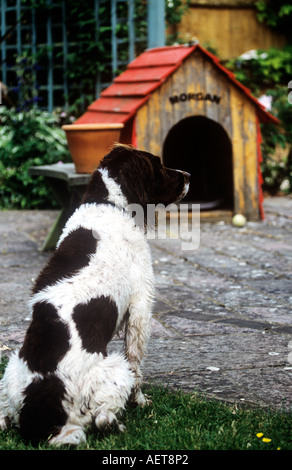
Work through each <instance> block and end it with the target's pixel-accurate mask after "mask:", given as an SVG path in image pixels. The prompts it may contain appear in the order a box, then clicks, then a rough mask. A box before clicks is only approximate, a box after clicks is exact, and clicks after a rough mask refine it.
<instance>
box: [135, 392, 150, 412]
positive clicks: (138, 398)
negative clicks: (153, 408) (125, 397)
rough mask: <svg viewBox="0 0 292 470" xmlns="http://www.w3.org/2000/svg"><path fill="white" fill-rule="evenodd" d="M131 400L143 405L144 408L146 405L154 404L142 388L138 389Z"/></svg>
mask: <svg viewBox="0 0 292 470" xmlns="http://www.w3.org/2000/svg"><path fill="white" fill-rule="evenodd" d="M131 401H132V402H133V403H135V404H137V405H138V406H142V408H144V406H150V405H152V401H151V400H150V398H149V397H148V396H147V395H145V394H144V393H142V391H141V390H140V389H139V390H137V391H136V393H135V394H134V395H133V397H132V400H131Z"/></svg>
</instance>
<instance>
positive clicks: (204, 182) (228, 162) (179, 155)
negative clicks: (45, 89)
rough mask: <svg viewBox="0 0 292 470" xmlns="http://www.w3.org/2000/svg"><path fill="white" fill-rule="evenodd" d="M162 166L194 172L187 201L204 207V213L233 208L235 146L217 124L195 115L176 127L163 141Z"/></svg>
mask: <svg viewBox="0 0 292 470" xmlns="http://www.w3.org/2000/svg"><path fill="white" fill-rule="evenodd" d="M163 163H164V165H165V166H167V167H170V168H177V169H180V170H184V171H188V172H189V173H191V184H190V189H189V192H188V194H187V196H186V197H185V198H184V202H190V203H197V204H201V210H209V209H217V208H222V209H233V166H232V144H231V141H230V139H229V137H228V134H227V132H226V131H225V129H224V128H223V127H222V126H221V125H220V124H218V123H217V122H216V121H213V120H212V119H209V118H206V117H204V116H192V117H188V118H185V119H182V120H181V121H179V122H178V123H177V124H175V125H174V126H173V127H172V128H171V129H170V131H169V132H168V134H167V136H166V139H165V142H164V146H163Z"/></svg>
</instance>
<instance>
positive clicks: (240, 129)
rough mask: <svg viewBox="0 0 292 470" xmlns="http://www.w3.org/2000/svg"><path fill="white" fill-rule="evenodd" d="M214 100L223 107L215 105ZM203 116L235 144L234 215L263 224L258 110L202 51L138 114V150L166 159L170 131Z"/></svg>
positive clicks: (157, 91)
mask: <svg viewBox="0 0 292 470" xmlns="http://www.w3.org/2000/svg"><path fill="white" fill-rule="evenodd" d="M208 97H210V99H208ZM214 97H217V101H218V100H219V103H217V102H216V101H212V99H214ZM204 98H205V99H204ZM206 98H207V99H206ZM171 100H172V101H175V102H173V103H172V102H171ZM198 115H199V116H205V117H207V118H210V119H212V120H214V121H216V122H218V123H219V124H221V125H222V127H223V128H224V129H225V131H226V132H227V134H228V136H229V138H230V140H231V142H232V147H233V175H234V212H235V213H237V212H242V213H244V214H245V215H246V216H247V217H248V219H249V220H258V217H259V202H258V179H257V140H256V136H257V134H256V110H255V107H254V105H253V104H252V103H250V101H249V100H248V99H247V98H246V97H245V95H244V94H243V93H242V92H240V91H239V90H238V89H237V88H235V87H234V85H233V84H232V83H231V82H229V80H227V79H226V77H225V76H224V75H223V74H222V73H221V72H220V71H219V70H218V69H216V67H215V66H214V64H213V63H212V62H211V61H209V60H208V59H207V58H205V57H203V56H202V54H201V53H200V52H199V51H195V52H194V53H193V54H192V55H191V56H190V57H189V58H188V59H186V60H185V61H184V63H183V64H182V65H181V66H180V68H179V69H178V70H177V71H176V72H175V73H174V74H173V75H172V76H170V77H169V78H168V79H167V80H166V82H165V83H164V84H163V85H161V87H160V88H159V89H158V90H156V91H155V92H154V93H153V94H152V96H151V97H150V98H149V100H148V101H147V103H146V104H145V105H144V106H142V107H141V108H140V110H138V112H137V115H136V136H137V146H138V147H139V148H143V149H145V150H148V151H150V152H152V153H153V154H156V155H162V151H163V144H164V141H165V138H166V137H167V134H168V132H169V131H170V129H171V128H172V127H173V126H174V125H175V124H177V123H178V122H179V121H181V120H182V119H184V118H186V117H190V116H198ZM178 163H179V162H178Z"/></svg>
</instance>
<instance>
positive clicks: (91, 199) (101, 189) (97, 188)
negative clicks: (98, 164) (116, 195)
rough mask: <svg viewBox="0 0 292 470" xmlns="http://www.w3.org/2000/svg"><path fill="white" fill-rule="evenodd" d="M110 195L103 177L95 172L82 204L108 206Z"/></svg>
mask: <svg viewBox="0 0 292 470" xmlns="http://www.w3.org/2000/svg"><path fill="white" fill-rule="evenodd" d="M108 195H109V194H108V190H107V187H106V185H105V184H104V181H103V179H102V175H101V174H100V172H99V171H98V170H95V171H94V173H93V174H92V176H91V178H90V180H89V183H88V185H87V188H86V191H85V194H84V196H83V198H82V201H81V204H90V203H91V204H92V203H94V204H106V203H108V201H107V198H108Z"/></svg>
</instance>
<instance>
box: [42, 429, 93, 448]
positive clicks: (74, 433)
mask: <svg viewBox="0 0 292 470" xmlns="http://www.w3.org/2000/svg"><path fill="white" fill-rule="evenodd" d="M84 442H86V435H85V432H84V431H83V429H82V427H81V426H76V425H74V424H67V425H65V426H63V428H62V429H61V431H60V432H59V434H57V436H55V437H53V438H52V439H50V440H49V444H51V445H54V446H61V445H66V444H67V445H68V444H69V445H73V446H77V445H78V444H82V443H84Z"/></svg>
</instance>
